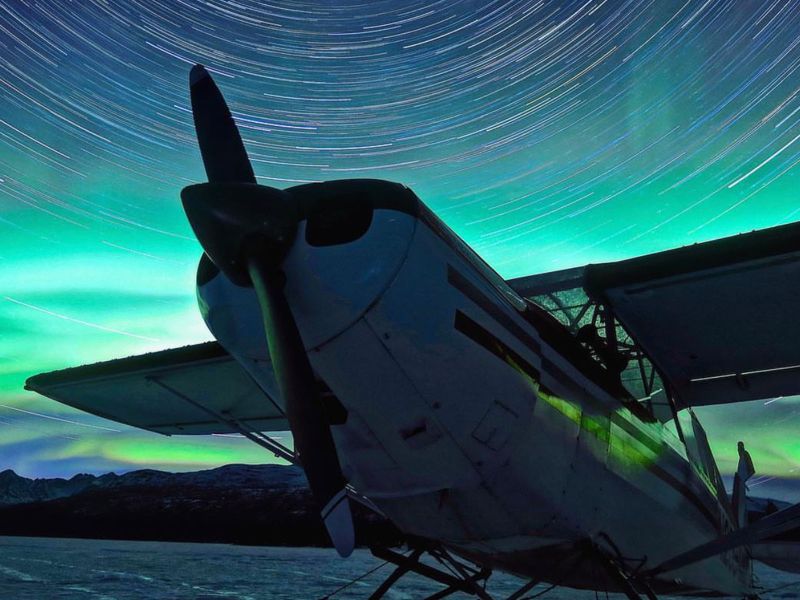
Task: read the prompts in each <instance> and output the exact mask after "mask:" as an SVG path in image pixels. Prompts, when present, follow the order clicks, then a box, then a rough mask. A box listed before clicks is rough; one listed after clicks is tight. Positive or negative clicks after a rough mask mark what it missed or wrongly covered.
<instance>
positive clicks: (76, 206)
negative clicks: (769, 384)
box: [0, 0, 800, 477]
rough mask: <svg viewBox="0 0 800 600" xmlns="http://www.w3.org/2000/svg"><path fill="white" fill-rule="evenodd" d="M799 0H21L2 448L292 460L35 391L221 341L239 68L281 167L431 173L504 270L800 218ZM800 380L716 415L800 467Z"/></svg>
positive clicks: (2, 131) (449, 205) (729, 430)
mask: <svg viewBox="0 0 800 600" xmlns="http://www.w3.org/2000/svg"><path fill="white" fill-rule="evenodd" d="M799 9H800V6H798V4H797V3H795V2H760V1H759V2H746V1H743V2H733V3H732V2H718V1H716V0H709V1H707V2H706V1H698V2H694V1H691V0H690V1H688V2H685V1H676V2H673V1H669V0H668V1H663V2H601V1H594V0H589V1H586V2H576V3H572V2H550V1H546V2H497V1H495V2H459V1H452V0H448V1H438V2H389V1H383V0H382V1H376V2H368V3H367V2H336V3H334V2H316V3H311V2H302V1H291V2H266V3H265V2H255V1H252V2H250V1H247V2H240V3H232V2H227V1H222V0H213V1H209V2H206V3H203V4H200V3H183V2H178V1H177V0H176V1H174V2H147V1H144V0H135V1H126V2H121V1H119V2H115V1H112V2H109V3H94V2H81V3H76V4H70V5H67V4H64V3H60V2H44V3H36V4H33V3H31V4H30V5H29V3H28V2H23V1H20V2H13V3H8V4H5V5H2V6H0V28H2V32H3V33H2V34H0V52H2V60H0V89H2V102H1V103H0V468H6V467H10V468H14V469H15V470H17V471H18V472H20V473H22V474H25V475H29V476H34V475H35V476H44V475H72V474H74V473H76V472H80V471H86V472H95V473H97V472H105V471H107V470H117V471H120V470H126V469H131V468H138V467H145V466H146V467H157V468H167V469H175V470H186V469H195V468H201V467H209V466H214V465H218V464H223V463H228V462H264V461H268V460H270V458H271V457H270V456H268V455H266V454H265V453H264V452H263V451H262V450H260V449H259V448H257V447H255V446H252V445H251V444H250V443H249V442H246V441H244V440H241V439H237V438H231V437H212V438H203V439H199V438H165V437H161V436H157V435H155V434H148V433H144V432H139V431H134V430H132V429H129V428H127V427H124V426H121V425H116V424H112V423H108V422H105V421H102V420H100V419H96V418H93V417H91V416H88V415H85V414H81V413H78V412H76V411H73V410H71V409H69V408H67V407H64V406H61V405H59V404H57V403H54V402H51V401H49V400H46V399H43V398H40V397H37V396H36V395H34V394H31V393H28V392H24V391H23V390H22V386H23V382H24V380H25V379H26V378H27V377H28V376H30V375H33V374H35V373H38V372H42V371H47V370H52V369H58V368H63V367H68V366H75V365H79V364H84V363H88V362H96V361H100V360H105V359H110V358H116V357H120V356H127V355H132V354H138V353H141V352H146V351H152V350H157V349H161V348H168V347H175V346H180V345H185V344H191V343H196V342H200V341H203V340H207V339H210V334H209V333H208V331H207V329H206V328H205V326H204V324H203V323H202V321H201V319H200V317H199V314H198V312H197V309H196V304H195V299H194V271H195V266H196V261H197V259H198V257H199V255H200V247H199V245H198V244H197V242H196V241H195V240H194V237H193V235H192V233H191V231H190V228H189V225H188V223H187V222H186V220H185V217H184V215H183V213H182V211H181V207H180V203H179V200H178V193H179V191H180V189H181V188H182V187H183V186H184V185H186V184H188V183H193V182H199V181H203V180H204V173H203V170H202V165H201V162H200V158H199V153H198V151H197V148H196V145H195V142H194V137H193V130H192V124H191V115H190V113H189V112H188V110H189V108H188V104H189V103H188V93H187V76H188V75H187V74H188V69H189V67H190V65H191V64H192V63H194V62H202V63H204V64H206V65H207V66H208V67H209V68H210V69H211V70H212V71H214V73H215V77H216V79H217V81H218V83H219V85H220V87H221V88H222V89H223V91H224V93H225V94H226V97H227V99H228V102H229V104H230V105H231V107H232V109H233V112H234V116H235V118H236V119H237V120H238V122H239V125H240V127H241V128H242V131H243V135H244V137H245V143H246V145H247V147H248V150H249V151H250V154H251V156H252V158H253V162H254V166H255V169H256V172H257V175H258V176H259V180H260V181H261V182H262V183H265V184H269V185H276V186H278V187H283V186H289V185H293V184H295V183H297V182H304V181H313V180H324V179H335V178H344V177H379V178H385V179H389V180H394V181H401V182H403V183H406V184H407V185H410V186H411V187H412V188H413V189H414V190H415V191H416V192H417V194H418V195H419V196H420V197H421V198H422V199H423V200H424V201H425V202H426V203H428V204H429V205H430V206H431V207H432V208H433V209H434V210H435V211H436V212H437V213H438V214H439V215H440V216H441V217H442V218H443V219H444V220H445V221H446V222H447V223H448V224H449V225H450V226H451V227H452V228H453V229H454V230H455V231H456V232H458V233H459V234H460V235H461V236H462V237H463V238H464V239H465V240H466V241H467V242H468V243H470V244H471V245H472V246H473V247H474V248H475V249H476V250H477V251H478V252H479V253H480V254H481V255H482V256H483V257H484V258H485V259H486V260H487V261H488V262H489V263H490V264H491V265H493V266H494V267H495V268H496V269H497V270H498V271H499V272H500V274H501V275H503V276H505V277H508V278H510V277H515V276H520V275H527V274H532V273H537V272H543V271H550V270H555V269H561V268H566V267H570V266H575V265H581V264H586V263H590V262H603V261H609V260H617V259H623V258H628V257H632V256H636V255H640V254H644V253H648V252H654V251H658V250H662V249H667V248H672V247H676V246H680V245H685V244H689V243H694V242H698V241H703V240H709V239H714V238H717V237H721V236H725V235H731V234H735V233H739V232H743V231H749V230H752V229H758V228H763V227H769V226H772V225H777V224H780V223H786V222H790V221H793V220H795V219H797V218H798V217H800V193H798V190H800V176H799V175H798V173H800V170H798V168H797V164H798V162H799V161H800V126H798V120H800V98H799V97H798V94H800V77H798V73H797V70H798V67H800V50H798V46H800V37H799V36H798V33H797V32H798V31H800V10H799ZM798 410H800V402H798V400H796V399H780V400H778V401H774V402H771V403H764V402H756V403H749V404H747V405H740V406H734V407H723V408H709V409H705V410H703V411H700V414H701V417H702V418H703V419H704V422H705V424H706V425H707V429H708V430H709V435H710V437H711V440H712V444H713V446H714V449H715V451H716V453H717V455H718V457H719V459H720V462H721V464H722V466H723V468H724V469H727V470H731V469H732V468H733V462H732V461H733V460H734V457H735V450H736V441H737V440H738V439H744V440H745V441H747V442H748V446H749V447H750V449H751V452H752V454H753V458H754V460H755V464H756V468H757V469H758V470H759V472H760V473H762V474H765V475H768V476H782V477H786V476H794V475H797V474H798V473H797V469H798V466H800V442H799V441H798V440H800V436H798V435H797V430H798V425H800V415H798Z"/></svg>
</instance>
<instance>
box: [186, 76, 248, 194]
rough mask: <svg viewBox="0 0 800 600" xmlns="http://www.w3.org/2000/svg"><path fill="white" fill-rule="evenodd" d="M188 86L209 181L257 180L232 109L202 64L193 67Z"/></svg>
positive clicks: (246, 181) (195, 126) (242, 181)
mask: <svg viewBox="0 0 800 600" xmlns="http://www.w3.org/2000/svg"><path fill="white" fill-rule="evenodd" d="M189 89H190V96H191V99H192V114H193V115H194V128H195V131H196V132H197V141H198V143H199V144H200V154H201V155H202V156H203V164H204V165H205V167H206V175H207V176H208V180H209V181H210V182H213V183H224V182H239V183H256V176H255V174H254V173H253V167H252V165H251V164H250V159H249V158H247V151H246V150H245V149H244V144H243V143H242V138H241V136H240V135H239V129H238V128H237V127H236V123H235V122H234V121H233V117H232V116H231V111H229V110H228V105H227V104H225V98H223V97H222V93H220V91H219V88H218V87H217V84H216V83H214V80H213V79H211V76H210V75H209V74H208V71H206V69H205V67H204V66H203V65H195V66H194V67H192V70H191V73H190V74H189Z"/></svg>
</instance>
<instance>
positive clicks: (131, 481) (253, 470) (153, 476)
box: [0, 465, 308, 507]
mask: <svg viewBox="0 0 800 600" xmlns="http://www.w3.org/2000/svg"><path fill="white" fill-rule="evenodd" d="M176 485H178V486H180V485H183V486H201V487H217V488H224V487H239V488H255V489H274V488H304V487H306V486H307V485H308V484H307V482H306V478H305V475H304V473H303V470H302V469H300V468H299V467H295V466H292V465H225V466H224V467H218V468H216V469H208V470H205V471H193V472H188V473H169V472H166V471H156V470H154V469H141V470H138V471H131V472H129V473H125V474H124V475H117V474H116V473H106V474H105V475H100V476H95V475H88V474H86V473H80V474H78V475H75V476H74V477H72V478H70V479H62V478H51V479H29V478H27V477H22V476H20V475H17V474H16V473H15V472H14V471H12V470H11V469H6V470H5V471H2V472H0V507H2V506H10V505H13V504H27V503H31V502H43V501H47V500H55V499H58V498H66V497H69V496H74V495H75V494H79V493H81V492H83V491H85V490H90V489H100V488H114V487H129V486H156V487H159V486H176Z"/></svg>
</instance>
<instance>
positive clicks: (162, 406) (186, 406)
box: [25, 342, 289, 435]
mask: <svg viewBox="0 0 800 600" xmlns="http://www.w3.org/2000/svg"><path fill="white" fill-rule="evenodd" d="M25 387H26V389H29V390H32V391H35V392H37V393H39V394H42V395H43V396H47V397H48V398H52V399H53V400H57V401H59V402H62V403H63V404H67V405H69V406H72V407H74V408H77V409H80V410H82V411H85V412H89V413H92V414H95V415H98V416H100V417H104V418H107V419H111V420H112V421H117V422H119V423H125V424H127V425H131V426H133V427H138V428H141V429H147V430H150V431H155V432H157V433H163V434H166V435H177V434H211V433H234V432H237V431H241V430H242V429H245V430H247V431H285V430H288V429H289V425H288V423H287V421H286V418H285V416H284V414H283V412H282V410H281V409H280V407H279V406H278V404H276V403H275V402H274V401H273V399H271V398H270V397H269V396H268V395H267V394H266V393H265V392H264V391H262V389H261V388H260V387H259V386H258V385H257V384H256V383H255V381H254V380H253V379H252V377H251V376H250V375H249V374H248V373H247V372H246V371H245V370H244V369H243V368H242V367H241V366H240V365H239V363H238V362H236V360H235V359H234V358H233V357H231V356H230V355H229V354H228V353H227V352H226V351H225V350H224V349H223V348H222V347H221V346H220V345H219V344H217V343H216V342H208V343H204V344H197V345H194V346H186V347H184V348H177V349H173V350H164V351H161V352H154V353H151V354H145V355H142V356H133V357H129V358H122V359H118V360H112V361H108V362H103V363H97V364H92V365H86V366H82V367H76V368H72V369H65V370H62V371H53V372H51V373H43V374H41V375H36V376H34V377H31V378H30V379H28V381H27V382H26V384H25Z"/></svg>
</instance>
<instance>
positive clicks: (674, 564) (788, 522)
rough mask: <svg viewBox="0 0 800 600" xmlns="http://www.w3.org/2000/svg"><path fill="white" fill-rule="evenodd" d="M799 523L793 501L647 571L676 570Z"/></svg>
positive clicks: (799, 513)
mask: <svg viewBox="0 0 800 600" xmlns="http://www.w3.org/2000/svg"><path fill="white" fill-rule="evenodd" d="M797 527H800V503H798V504H793V505H792V506H790V507H788V508H784V509H783V510H780V511H778V512H776V513H773V514H771V515H769V516H768V517H764V518H762V519H760V520H758V521H756V522H755V523H753V524H752V525H748V526H747V527H743V528H742V529H737V530H735V531H732V532H731V533H729V534H727V535H723V536H722V537H720V538H717V539H715V540H712V541H710V542H708V543H705V544H702V545H700V546H697V547H695V548H692V549H691V550H689V551H688V552H684V553H683V554H679V555H678V556H675V557H673V558H671V559H669V560H667V561H665V562H663V563H661V564H660V565H658V566H657V567H655V568H653V569H650V570H649V571H647V573H646V575H659V574H661V573H666V572H667V571H674V570H675V569H680V568H681V567H685V566H686V565H691V564H694V563H697V562H700V561H701V560H705V559H707V558H711V557H712V556H716V555H717V554H722V553H723V552H727V551H729V550H733V549H734V548H739V547H741V546H749V545H751V544H755V543H758V542H760V541H762V540H765V539H767V538H771V537H773V536H777V535H780V534H782V533H784V532H786V531H790V530H792V529H795V528H797Z"/></svg>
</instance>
